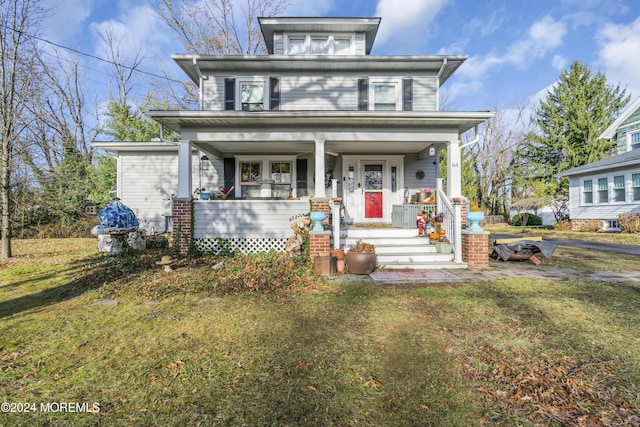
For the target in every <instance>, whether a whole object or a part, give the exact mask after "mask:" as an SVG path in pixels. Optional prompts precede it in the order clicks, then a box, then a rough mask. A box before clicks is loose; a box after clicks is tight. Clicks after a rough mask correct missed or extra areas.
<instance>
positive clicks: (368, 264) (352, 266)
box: [345, 251, 376, 274]
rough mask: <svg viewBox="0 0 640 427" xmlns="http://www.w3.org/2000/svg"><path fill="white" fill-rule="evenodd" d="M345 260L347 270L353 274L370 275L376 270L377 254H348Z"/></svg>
mask: <svg viewBox="0 0 640 427" xmlns="http://www.w3.org/2000/svg"><path fill="white" fill-rule="evenodd" d="M345 259H346V261H347V269H348V270H349V273H352V274H369V273H371V272H373V270H375V269H376V254H375V253H371V254H365V253H361V252H351V251H349V252H347V254H346V256H345Z"/></svg>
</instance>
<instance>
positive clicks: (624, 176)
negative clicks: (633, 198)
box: [609, 173, 629, 205]
mask: <svg viewBox="0 0 640 427" xmlns="http://www.w3.org/2000/svg"><path fill="white" fill-rule="evenodd" d="M617 176H622V179H623V180H624V184H623V186H622V190H623V191H624V200H623V201H619V200H615V195H616V190H619V188H616V186H615V185H616V182H615V178H616V177H617ZM627 184H628V177H627V174H626V173H616V174H613V175H611V176H610V179H609V189H610V197H609V203H610V204H612V205H624V204H626V203H627V194H628V191H627V189H628V188H629V185H627Z"/></svg>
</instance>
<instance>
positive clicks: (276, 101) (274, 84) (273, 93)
mask: <svg viewBox="0 0 640 427" xmlns="http://www.w3.org/2000/svg"><path fill="white" fill-rule="evenodd" d="M269 103H270V104H271V107H270V109H271V110H279V109H280V79H279V78H277V77H271V78H270V79H269Z"/></svg>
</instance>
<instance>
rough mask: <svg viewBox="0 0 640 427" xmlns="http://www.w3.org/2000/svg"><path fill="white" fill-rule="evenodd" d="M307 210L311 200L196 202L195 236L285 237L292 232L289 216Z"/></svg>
mask: <svg viewBox="0 0 640 427" xmlns="http://www.w3.org/2000/svg"><path fill="white" fill-rule="evenodd" d="M307 212H309V201H308V200H208V201H196V202H195V203H194V229H193V237H194V238H196V239H206V238H222V239H228V238H272V239H273V238H278V239H286V238H288V237H290V236H292V235H293V231H291V220H290V218H291V217H292V216H294V215H298V214H304V213H307Z"/></svg>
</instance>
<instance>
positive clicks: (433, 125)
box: [146, 110, 495, 134]
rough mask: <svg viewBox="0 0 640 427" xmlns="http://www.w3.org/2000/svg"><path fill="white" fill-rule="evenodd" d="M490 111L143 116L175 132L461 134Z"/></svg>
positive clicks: (156, 113) (174, 113)
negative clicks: (437, 131) (442, 131)
mask: <svg viewBox="0 0 640 427" xmlns="http://www.w3.org/2000/svg"><path fill="white" fill-rule="evenodd" d="M494 114H495V113H493V112H491V111H253V112H248V111H209V110H206V111H205V110H194V111H188V110H183V111H166V110H163V111H148V112H147V113H146V115H147V116H148V117H149V118H151V119H153V120H155V121H157V122H159V123H161V124H162V125H164V126H166V127H168V128H169V129H171V130H173V131H175V132H178V133H180V132H183V131H184V130H193V129H207V128H213V129H215V128H223V129H227V130H229V129H233V128H235V129H236V131H244V130H247V129H279V130H284V129H289V130H296V129H301V128H305V127H309V128H312V129H315V130H316V131H318V130H321V129H326V128H334V129H336V128H337V129H341V130H355V129H359V128H361V129H389V130H396V131H398V130H409V129H411V130H430V129H442V128H446V129H448V130H450V129H455V130H456V131H457V132H458V134H463V133H464V132H466V131H468V130H469V129H471V128H472V127H474V126H477V125H479V124H480V123H482V122H484V121H485V120H487V119H489V118H491V117H493V115H494Z"/></svg>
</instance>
